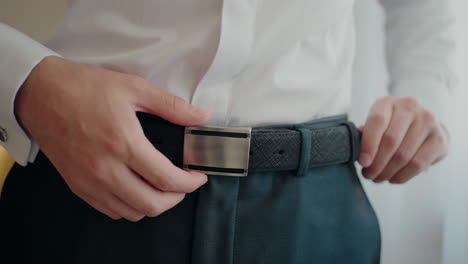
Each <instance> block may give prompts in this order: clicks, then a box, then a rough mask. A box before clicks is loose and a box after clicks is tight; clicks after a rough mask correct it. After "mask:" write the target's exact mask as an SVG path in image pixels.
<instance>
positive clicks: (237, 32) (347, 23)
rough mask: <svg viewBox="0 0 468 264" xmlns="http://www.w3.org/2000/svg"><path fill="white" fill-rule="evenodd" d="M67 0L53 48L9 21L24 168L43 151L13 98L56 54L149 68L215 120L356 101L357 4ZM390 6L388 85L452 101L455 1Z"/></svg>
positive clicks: (3, 57) (307, 111) (9, 84)
mask: <svg viewBox="0 0 468 264" xmlns="http://www.w3.org/2000/svg"><path fill="white" fill-rule="evenodd" d="M69 2H70V8H69V12H68V15H67V16H66V17H65V19H64V21H63V22H62V24H61V26H60V27H59V28H58V30H57V32H56V34H55V35H54V36H53V37H52V38H51V39H50V41H49V42H48V43H47V44H46V46H43V45H41V44H39V43H37V42H35V41H33V40H31V39H29V38H28V37H26V36H24V35H22V34H21V33H19V32H17V31H15V30H14V29H12V28H11V27H8V26H6V25H3V24H0V36H1V40H0V128H2V129H3V131H4V133H5V134H6V135H7V139H6V140H5V141H4V142H1V144H2V145H3V146H5V147H6V149H7V150H8V151H9V152H10V154H12V156H13V157H14V158H15V159H16V161H17V162H18V163H20V164H22V165H26V164H27V162H28V161H30V162H32V161H33V160H34V158H35V156H36V154H37V151H38V147H37V146H36V144H34V141H33V140H32V139H31V138H30V136H28V135H27V134H26V133H25V132H24V131H23V129H22V128H21V127H20V126H19V124H18V122H17V121H16V118H15V116H14V113H13V102H14V98H15V95H16V92H17V90H18V89H19V87H20V86H21V84H22V83H23V81H24V80H25V78H26V77H27V76H28V74H29V73H30V71H31V70H32V69H33V68H34V66H35V65H36V64H37V63H39V62H40V61H41V59H42V58H44V57H46V56H48V55H54V54H59V55H60V56H63V57H65V58H68V59H71V60H73V61H76V62H80V63H87V64H93V65H97V66H100V67H104V68H107V69H111V70H115V71H121V72H127V73H133V74H136V75H139V76H142V77H144V78H145V79H146V80H148V81H149V82H151V83H153V84H154V85H156V86H158V87H160V88H162V89H165V90H167V91H169V92H171V93H173V94H176V95H178V96H180V97H182V98H184V99H186V100H188V101H190V102H191V103H192V104H194V105H197V106H201V107H203V108H205V109H208V110H210V111H211V112H212V119H211V120H210V121H209V122H208V124H211V125H221V126H258V125H266V124H273V123H299V122H305V121H309V120H312V119H316V118H319V117H325V116H331V115H336V114H342V113H346V112H347V111H348V109H349V107H350V98H351V83H352V79H351V78H352V66H353V57H354V52H355V47H354V46H355V45H354V44H355V32H354V19H353V6H354V1H351V0H327V1H320V0H288V1H285V0H224V1H223V0H134V1H129V0H99V1H94V0H75V1H69ZM381 3H382V6H383V7H384V8H385V10H386V13H387V32H388V34H387V46H388V58H389V60H388V62H389V71H390V74H391V83H390V86H389V87H390V88H389V90H390V91H391V92H392V93H393V94H395V95H397V96H407V95H408V96H414V97H417V98H418V99H419V100H420V101H421V102H422V103H423V104H424V105H425V106H427V107H429V108H433V109H436V108H440V109H443V107H440V106H438V105H440V104H443V103H444V102H445V101H446V100H444V99H445V98H447V97H448V96H449V94H450V90H451V89H452V87H453V75H452V67H451V63H450V60H449V58H450V56H449V55H450V54H451V52H452V50H453V43H452V42H453V39H452V38H451V37H450V35H449V34H448V33H449V28H450V15H449V11H448V10H449V1H446V0H413V1H406V0H381ZM46 47H47V48H46ZM52 77H53V76H52ZM116 107H118V106H117V105H116ZM70 118H73V117H70Z"/></svg>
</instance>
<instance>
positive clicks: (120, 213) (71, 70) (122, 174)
mask: <svg viewBox="0 0 468 264" xmlns="http://www.w3.org/2000/svg"><path fill="white" fill-rule="evenodd" d="M137 111H140V112H148V113H151V114H154V115H158V116H161V117H162V118H164V119H166V120H168V121H170V122H173V123H176V124H179V125H185V126H189V125H199V124H202V123H203V122H205V121H207V120H208V119H209V113H208V112H207V111H206V110H202V109H199V108H195V107H194V106H192V105H190V104H189V103H188V102H186V101H184V100H183V99H181V98H179V97H176V96H174V95H171V94H169V93H168V92H166V91H164V90H161V89H159V88H157V87H154V86H153V85H151V84H149V83H148V82H146V81H145V80H143V79H142V78H140V77H137V76H134V75H129V74H124V73H118V72H113V71H109V70H105V69H101V68H97V67H93V66H88V65H83V64H78V63H74V62H71V61H69V60H66V59H62V58H59V57H54V56H50V57H47V58H45V59H44V60H43V61H42V62H41V63H39V64H38V65H37V66H36V67H35V68H34V70H33V71H32V72H31V74H30V75H29V77H28V78H27V80H26V81H25V82H24V84H23V85H22V87H21V89H20V91H19V92H18V95H17V97H16V101H15V113H16V115H17V118H18V119H19V121H20V123H21V124H22V125H23V127H24V128H25V129H26V130H27V131H28V132H29V134H30V135H31V136H32V137H33V139H34V140H35V141H36V142H37V143H38V145H39V147H40V148H41V150H42V152H44V154H45V155H46V156H47V157H48V158H49V160H50V161H51V162H52V163H53V164H54V166H55V167H56V169H57V170H58V171H59V173H60V174H61V175H62V177H63V178H64V180H65V181H66V183H67V184H68V186H69V188H70V189H71V190H72V191H73V192H74V193H75V194H76V195H77V196H79V197H80V198H82V199H83V200H84V201H86V202H87V203H88V204H90V205H91V206H92V207H94V208H95V209H97V210H98V211H100V212H102V213H104V214H106V215H108V216H109V217H111V218H112V219H120V218H125V219H127V220H129V221H139V220H140V219H142V218H143V217H144V216H149V217H155V216H157V215H159V214H161V213H163V212H164V211H166V210H168V209H170V208H172V207H173V206H175V205H176V204H178V203H179V202H180V201H182V199H183V198H184V196H185V194H186V193H190V192H193V191H194V190H196V189H197V188H199V187H200V186H201V185H203V184H204V183H205V182H206V181H207V176H206V175H205V174H202V173H199V172H195V171H185V170H182V169H180V168H177V167H176V166H174V165H173V164H172V163H171V162H170V161H169V160H168V159H167V158H166V157H165V156H164V155H163V154H161V153H160V152H159V151H158V150H157V149H156V148H154V147H153V145H152V144H151V143H150V142H149V141H148V139H147V138H146V137H145V135H144V133H143V129H142V127H141V125H140V123H139V120H138V118H137V117H136V112H137Z"/></svg>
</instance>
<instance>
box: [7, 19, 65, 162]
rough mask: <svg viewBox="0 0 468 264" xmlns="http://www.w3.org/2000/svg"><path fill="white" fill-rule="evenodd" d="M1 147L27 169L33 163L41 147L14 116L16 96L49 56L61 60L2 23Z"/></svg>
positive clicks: (53, 53) (50, 51)
mask: <svg viewBox="0 0 468 264" xmlns="http://www.w3.org/2000/svg"><path fill="white" fill-rule="evenodd" d="M0 36H2V39H1V41H0V58H1V59H0V130H2V131H3V133H2V137H0V144H1V145H2V146H3V147H5V149H6V150H7V151H8V152H9V153H10V155H11V156H12V157H13V158H14V159H15V161H16V162H17V163H19V164H21V165H23V166H26V165H27V164H28V162H33V161H34V159H35V157H36V156H37V153H38V152H39V147H38V146H37V144H35V143H34V141H33V140H32V139H31V137H30V136H29V135H28V134H27V133H26V131H25V130H24V129H23V128H22V127H21V126H20V124H19V123H18V120H17V119H16V116H15V114H14V103H15V98H16V94H17V92H18V90H19V88H20V87H21V85H22V84H23V82H24V81H25V80H26V78H27V77H28V76H29V74H30V73H31V71H32V70H33V69H34V67H35V66H36V65H37V64H39V63H40V62H41V61H42V60H43V59H44V58H45V57H47V56H58V55H57V54H56V53H55V52H53V51H52V50H50V49H48V48H47V47H45V46H43V45H42V44H40V43H39V42H37V41H35V40H33V39H31V38H29V37H28V36H26V35H25V34H23V33H21V32H19V31H17V30H15V29H13V28H12V27H10V26H7V25H5V24H2V23H0Z"/></svg>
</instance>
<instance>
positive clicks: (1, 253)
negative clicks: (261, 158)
mask: <svg viewBox="0 0 468 264" xmlns="http://www.w3.org/2000/svg"><path fill="white" fill-rule="evenodd" d="M342 118H343V117H340V118H335V119H327V120H322V121H316V122H311V123H307V124H303V125H305V126H316V125H320V126H327V125H333V124H334V123H336V122H339V121H341V119H342ZM0 240H1V244H0V263H67V264H68V263H69V264H73V263H91V264H92V263H99V264H104V263H113V264H120V263H122V264H123V263H125V264H128V263H155V264H182V263H187V264H188V263H193V264H224V263H226V264H239V263H242V264H250V263H268V264H275V263H281V264H284V263H291V264H306V263H307V264H310V263H322V264H325V263H347V264H352V263H356V264H367V263H379V260H380V230H379V225H378V221H377V218H376V215H375V213H374V210H373V209H372V207H371V205H370V204H369V201H368V199H367V197H366V194H365V193H364V191H363V189H362V186H361V184H360V181H359V179H358V176H357V174H356V169H355V167H354V165H353V164H339V165H332V166H325V167H318V168H310V169H307V170H306V171H305V172H304V173H302V174H298V173H297V172H296V171H277V172H261V173H251V174H249V175H248V176H247V177H242V178H238V177H222V176H210V177H209V181H208V182H207V183H206V184H205V185H204V186H203V187H201V188H200V189H199V190H197V191H195V192H194V193H191V194H189V195H187V197H186V198H185V200H184V201H182V202H181V203H180V204H179V205H177V206H176V207H175V208H173V209H171V210H169V211H168V212H166V213H164V214H162V215H161V216H159V217H156V218H145V219H143V220H142V221H140V222H138V223H131V222H128V221H126V220H119V221H114V220H111V219H109V218H107V217H106V216H104V215H102V214H100V213H99V212H97V211H95V210H94V209H93V208H91V207H90V206H88V205H87V204H86V203H84V202H83V201H82V200H80V199H79V198H78V197H76V196H75V195H74V194H73V193H72V192H70V190H69V189H68V187H67V186H66V184H65V183H64V181H63V180H62V178H61V177H60V175H59V174H58V173H57V171H56V170H55V169H54V167H53V165H52V164H51V163H50V162H49V161H48V160H47V158H46V157H45V156H44V155H43V154H42V153H41V154H40V155H39V157H38V159H37V161H36V162H35V163H34V164H32V165H30V166H28V167H25V168H24V167H21V166H18V165H15V167H14V168H13V170H12V172H11V173H10V175H9V176H8V178H7V181H6V183H5V186H4V190H3V195H2V198H1V199H0Z"/></svg>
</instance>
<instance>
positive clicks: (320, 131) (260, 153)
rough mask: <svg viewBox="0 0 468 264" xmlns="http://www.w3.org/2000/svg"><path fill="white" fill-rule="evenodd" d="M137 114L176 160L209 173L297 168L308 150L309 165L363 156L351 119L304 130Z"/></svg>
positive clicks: (158, 144) (157, 144) (150, 136)
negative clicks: (183, 122) (190, 122)
mask: <svg viewBox="0 0 468 264" xmlns="http://www.w3.org/2000/svg"><path fill="white" fill-rule="evenodd" d="M138 118H139V120H140V122H141V124H142V127H143V130H144V132H145V135H146V137H147V138H148V139H149V140H150V142H151V143H152V144H153V145H154V146H155V147H156V148H157V149H158V150H159V151H161V152H162V153H163V154H164V155H165V156H166V157H168V158H169V159H170V160H171V161H172V162H173V163H174V164H175V165H176V166H179V167H183V168H187V169H191V170H199V171H202V172H205V173H207V174H215V175H227V176H245V175H247V174H248V172H249V171H252V172H255V171H272V170H297V169H300V167H301V166H303V165H304V164H301V159H302V158H303V157H304V155H307V157H310V158H309V159H308V164H306V165H307V166H308V167H318V166H326V165H332V164H340V163H349V162H354V161H356V160H357V159H358V158H359V144H360V137H361V135H360V132H359V130H358V129H357V128H356V127H355V126H354V124H353V123H352V122H343V123H341V124H339V125H337V126H332V127H323V128H313V129H306V130H307V131H306V132H307V133H304V129H302V130H295V129H286V128H252V129H251V128H219V127H183V126H178V125H175V124H172V123H169V122H167V121H165V120H163V119H161V118H159V117H156V116H153V115H149V114H145V113H138ZM304 137H307V138H306V139H305V140H304ZM305 142H308V143H309V144H308V145H305V144H304V143H305ZM304 151H305V152H304Z"/></svg>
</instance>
